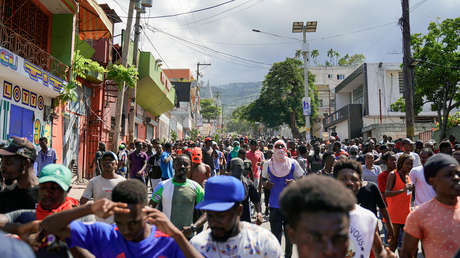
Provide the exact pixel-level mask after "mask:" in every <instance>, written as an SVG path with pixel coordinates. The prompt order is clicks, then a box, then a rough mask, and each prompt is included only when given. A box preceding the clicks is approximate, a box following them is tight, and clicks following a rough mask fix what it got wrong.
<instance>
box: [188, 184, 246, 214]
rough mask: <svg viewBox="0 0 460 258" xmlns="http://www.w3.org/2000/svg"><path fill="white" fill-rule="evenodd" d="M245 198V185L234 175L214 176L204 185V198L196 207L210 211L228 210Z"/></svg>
mask: <svg viewBox="0 0 460 258" xmlns="http://www.w3.org/2000/svg"><path fill="white" fill-rule="evenodd" d="M242 200H244V187H243V183H241V181H240V180H238V179H236V178H234V177H233V176H213V177H211V178H209V179H208V181H207V182H206V185H205V187H204V200H203V201H202V202H200V203H199V204H198V205H197V206H196V207H195V208H196V209H199V210H209V211H218V212H219V211H226V210H228V209H230V208H231V207H233V206H234V205H235V203H236V202H241V201H242Z"/></svg>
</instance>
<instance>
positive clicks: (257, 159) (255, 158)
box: [246, 150, 262, 178]
mask: <svg viewBox="0 0 460 258" xmlns="http://www.w3.org/2000/svg"><path fill="white" fill-rule="evenodd" d="M246 158H248V159H249V160H250V161H251V162H252V175H253V176H254V178H259V177H260V173H259V168H258V167H257V164H259V165H260V164H261V163H262V152H261V151H259V150H256V151H255V152H252V151H248V152H246Z"/></svg>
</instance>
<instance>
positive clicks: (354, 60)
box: [338, 54, 366, 66]
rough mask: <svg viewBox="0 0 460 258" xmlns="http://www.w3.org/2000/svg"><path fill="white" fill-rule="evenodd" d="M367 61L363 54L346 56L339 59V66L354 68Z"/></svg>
mask: <svg viewBox="0 0 460 258" xmlns="http://www.w3.org/2000/svg"><path fill="white" fill-rule="evenodd" d="M365 59H366V57H365V56H364V55H363V54H354V55H352V56H350V55H349V54H345V55H344V56H343V57H341V58H340V59H339V62H338V64H339V65H340V66H353V65H358V64H361V63H363V62H364V60H365Z"/></svg>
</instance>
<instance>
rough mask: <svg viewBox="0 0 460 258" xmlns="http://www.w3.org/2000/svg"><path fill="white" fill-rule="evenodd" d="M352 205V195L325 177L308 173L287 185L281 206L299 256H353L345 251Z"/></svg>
mask: <svg viewBox="0 0 460 258" xmlns="http://www.w3.org/2000/svg"><path fill="white" fill-rule="evenodd" d="M355 204H356V198H355V196H354V195H353V194H352V193H351V192H350V191H349V190H348V189H346V188H345V187H344V186H343V185H342V184H341V183H340V182H338V181H337V180H335V179H333V178H331V177H327V176H319V175H309V176H307V177H304V178H302V179H300V180H297V182H296V183H294V184H291V185H289V186H288V187H286V189H284V191H283V193H282V194H281V198H280V206H281V211H282V213H283V214H284V216H286V218H287V223H288V224H287V234H288V235H289V239H291V240H292V242H293V243H294V244H296V246H297V252H298V257H302V258H323V257H354V256H347V252H348V248H349V243H350V241H349V237H350V234H349V231H350V217H349V212H350V211H351V210H352V209H353V207H355ZM356 257H359V256H356ZM367 257H369V256H367ZM367 257H366V258H367Z"/></svg>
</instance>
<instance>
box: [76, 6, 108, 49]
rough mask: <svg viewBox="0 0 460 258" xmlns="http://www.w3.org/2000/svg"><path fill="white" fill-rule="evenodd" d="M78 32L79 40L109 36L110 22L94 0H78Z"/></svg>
mask: <svg viewBox="0 0 460 258" xmlns="http://www.w3.org/2000/svg"><path fill="white" fill-rule="evenodd" d="M79 3H80V12H79V14H78V19H79V34H80V39H81V40H86V39H93V40H98V39H101V38H110V37H111V36H112V28H113V26H112V22H111V21H110V19H109V18H108V17H107V15H106V14H105V12H104V10H102V8H101V7H100V6H99V5H98V4H97V3H96V1H95V0H79Z"/></svg>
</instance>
